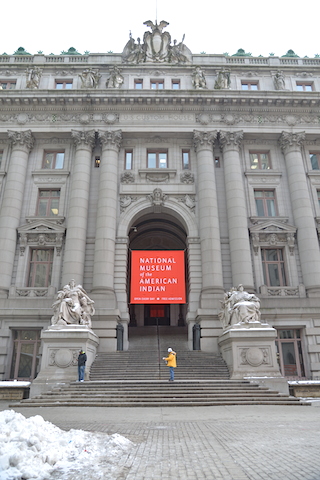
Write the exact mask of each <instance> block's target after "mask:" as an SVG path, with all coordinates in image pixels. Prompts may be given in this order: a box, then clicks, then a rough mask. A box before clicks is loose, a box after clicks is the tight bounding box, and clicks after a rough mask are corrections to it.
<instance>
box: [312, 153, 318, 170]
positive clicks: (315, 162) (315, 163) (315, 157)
mask: <svg viewBox="0 0 320 480" xmlns="http://www.w3.org/2000/svg"><path fill="white" fill-rule="evenodd" d="M309 157H310V162H311V168H312V170H319V165H320V153H312V152H310V153H309Z"/></svg>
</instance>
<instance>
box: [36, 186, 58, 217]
mask: <svg viewBox="0 0 320 480" xmlns="http://www.w3.org/2000/svg"><path fill="white" fill-rule="evenodd" d="M59 200H60V190H39V198H38V205H37V215H38V216H39V217H55V216H57V215H59Z"/></svg>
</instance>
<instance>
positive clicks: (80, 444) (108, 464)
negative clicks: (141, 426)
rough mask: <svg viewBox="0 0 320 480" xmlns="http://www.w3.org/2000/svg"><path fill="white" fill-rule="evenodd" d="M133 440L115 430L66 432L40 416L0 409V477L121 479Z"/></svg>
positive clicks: (9, 479) (22, 479)
mask: <svg viewBox="0 0 320 480" xmlns="http://www.w3.org/2000/svg"><path fill="white" fill-rule="evenodd" d="M133 445H134V444H133V443H132V442H131V441H130V440H128V439H127V438H125V437H122V436H121V435H119V434H117V433H115V434H113V435H107V434H103V433H90V432H85V431H84V430H70V431H68V432H65V431H63V430H61V429H60V428H58V427H56V426H55V425H53V424H52V423H50V422H47V421H45V420H44V419H43V418H42V417H41V416H40V415H36V416H35V417H30V418H25V417H24V416H23V415H21V414H20V413H17V412H15V411H13V410H4V411H3V412H0V480H29V479H33V480H51V479H55V480H70V479H77V480H91V479H92V480H100V479H101V480H102V479H103V480H106V479H114V478H117V476H118V474H119V473H120V472H121V470H122V465H123V464H124V462H125V459H126V458H127V455H128V454H129V452H130V450H131V449H132V447H133Z"/></svg>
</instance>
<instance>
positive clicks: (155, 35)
mask: <svg viewBox="0 0 320 480" xmlns="http://www.w3.org/2000/svg"><path fill="white" fill-rule="evenodd" d="M144 25H146V26H147V27H150V28H151V32H150V31H147V32H145V33H144V35H143V43H141V40H140V38H137V43H135V40H134V38H132V35H131V33H130V38H129V41H128V42H127V44H126V46H125V47H124V50H123V52H122V61H123V62H125V63H144V62H169V63H186V62H189V61H190V60H191V56H192V54H191V52H190V50H189V48H188V47H186V45H185V44H184V43H183V42H184V35H183V38H182V41H181V42H180V43H177V40H174V42H173V45H171V35H170V33H168V32H163V29H164V28H165V27H167V26H168V25H169V23H168V22H166V21H164V20H162V21H161V22H160V23H159V24H158V23H157V22H156V23H153V22H152V21H151V20H147V21H146V22H144Z"/></svg>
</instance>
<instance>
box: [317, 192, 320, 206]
mask: <svg viewBox="0 0 320 480" xmlns="http://www.w3.org/2000/svg"><path fill="white" fill-rule="evenodd" d="M317 195H318V203H319V207H320V190H317Z"/></svg>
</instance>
